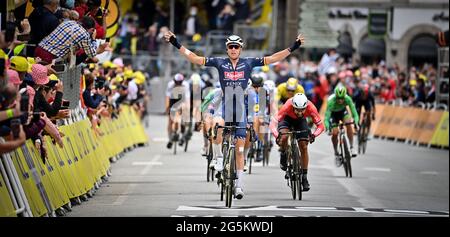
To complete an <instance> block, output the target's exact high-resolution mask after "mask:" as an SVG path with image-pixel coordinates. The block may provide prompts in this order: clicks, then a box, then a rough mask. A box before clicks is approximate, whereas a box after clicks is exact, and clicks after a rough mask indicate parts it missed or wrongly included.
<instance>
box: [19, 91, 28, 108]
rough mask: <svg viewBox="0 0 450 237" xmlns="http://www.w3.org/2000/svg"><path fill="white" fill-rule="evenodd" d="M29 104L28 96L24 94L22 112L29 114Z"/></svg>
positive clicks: (21, 104)
mask: <svg viewBox="0 0 450 237" xmlns="http://www.w3.org/2000/svg"><path fill="white" fill-rule="evenodd" d="M28 102H29V96H28V94H27V93H23V94H22V97H21V98H20V111H22V112H28Z"/></svg>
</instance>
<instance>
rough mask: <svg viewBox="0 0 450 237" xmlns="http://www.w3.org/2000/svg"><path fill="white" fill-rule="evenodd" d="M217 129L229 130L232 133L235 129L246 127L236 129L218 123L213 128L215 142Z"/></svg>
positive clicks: (233, 126) (232, 126)
mask: <svg viewBox="0 0 450 237" xmlns="http://www.w3.org/2000/svg"><path fill="white" fill-rule="evenodd" d="M219 128H225V129H229V130H231V131H234V130H236V129H247V127H238V126H236V125H231V126H221V125H219V124H218V123H216V125H215V126H214V140H216V138H217V130H218V129H219Z"/></svg>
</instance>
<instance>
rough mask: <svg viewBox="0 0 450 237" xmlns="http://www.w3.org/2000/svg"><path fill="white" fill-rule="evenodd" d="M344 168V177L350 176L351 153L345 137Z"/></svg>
mask: <svg viewBox="0 0 450 237" xmlns="http://www.w3.org/2000/svg"><path fill="white" fill-rule="evenodd" d="M343 143H344V169H345V176H346V177H350V178H351V177H352V165H351V159H352V154H350V147H349V144H348V141H347V139H346V138H344V141H343Z"/></svg>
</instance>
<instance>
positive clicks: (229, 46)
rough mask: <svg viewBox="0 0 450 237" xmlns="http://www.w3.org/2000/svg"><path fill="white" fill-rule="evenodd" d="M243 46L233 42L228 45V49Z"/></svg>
mask: <svg viewBox="0 0 450 237" xmlns="http://www.w3.org/2000/svg"><path fill="white" fill-rule="evenodd" d="M240 47H241V46H239V45H236V44H232V45H228V49H239V48H240Z"/></svg>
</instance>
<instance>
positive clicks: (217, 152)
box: [213, 144, 223, 158]
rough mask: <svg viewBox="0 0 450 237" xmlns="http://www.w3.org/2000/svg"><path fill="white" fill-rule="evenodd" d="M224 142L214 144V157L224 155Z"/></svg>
mask: <svg viewBox="0 0 450 237" xmlns="http://www.w3.org/2000/svg"><path fill="white" fill-rule="evenodd" d="M221 146H222V144H213V153H214V157H216V158H217V157H221V158H222V157H223V154H222V147H221Z"/></svg>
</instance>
